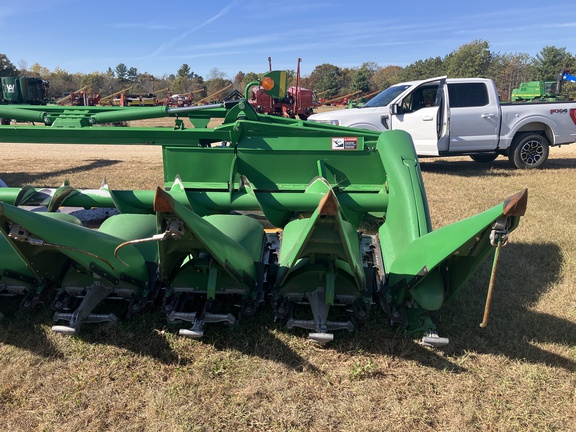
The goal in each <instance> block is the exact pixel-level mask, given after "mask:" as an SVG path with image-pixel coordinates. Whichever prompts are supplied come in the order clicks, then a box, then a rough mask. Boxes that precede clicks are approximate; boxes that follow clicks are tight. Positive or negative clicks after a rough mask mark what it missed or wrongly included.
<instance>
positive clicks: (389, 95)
mask: <svg viewBox="0 0 576 432" xmlns="http://www.w3.org/2000/svg"><path fill="white" fill-rule="evenodd" d="M408 87H410V86H409V85H397V86H393V87H388V88H387V89H386V90H384V91H383V92H382V93H380V94H378V95H377V96H375V97H373V98H372V99H370V100H369V101H368V102H366V103H365V104H364V106H363V107H362V108H375V107H383V106H386V105H388V104H389V103H390V102H392V101H393V100H394V99H395V98H396V96H398V95H399V94H400V93H402V92H403V91H404V90H406V89H407V88H408Z"/></svg>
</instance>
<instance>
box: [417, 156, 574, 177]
mask: <svg viewBox="0 0 576 432" xmlns="http://www.w3.org/2000/svg"><path fill="white" fill-rule="evenodd" d="M420 168H421V170H422V171H423V172H429V173H436V174H449V175H456V176H459V177H479V176H490V177H510V176H511V175H513V173H514V171H515V168H514V167H513V166H512V165H511V164H510V162H509V161H508V159H507V158H504V157H502V156H501V157H499V158H498V159H496V160H495V161H493V162H489V163H481V162H474V161H473V160H472V159H470V160H469V161H462V160H450V159H434V158H421V159H420ZM574 168H576V159H575V158H558V159H554V158H551V159H548V160H547V161H546V164H545V165H544V168H543V169H544V170H552V169H574Z"/></svg>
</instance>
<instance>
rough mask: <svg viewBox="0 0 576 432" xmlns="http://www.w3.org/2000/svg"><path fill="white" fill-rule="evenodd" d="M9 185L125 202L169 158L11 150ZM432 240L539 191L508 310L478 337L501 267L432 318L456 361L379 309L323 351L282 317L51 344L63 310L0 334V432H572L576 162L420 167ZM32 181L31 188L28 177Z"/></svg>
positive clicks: (18, 322)
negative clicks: (114, 195)
mask: <svg viewBox="0 0 576 432" xmlns="http://www.w3.org/2000/svg"><path fill="white" fill-rule="evenodd" d="M0 149H1V150H2V154H3V159H2V160H3V162H2V175H1V176H0V177H2V178H3V180H4V181H6V182H7V183H8V184H10V185H11V186H18V185H20V184H22V183H32V184H35V185H51V186H54V185H58V184H60V183H62V181H63V180H64V179H65V178H68V179H70V181H71V184H72V185H75V186H78V187H97V186H98V185H99V182H100V181H101V178H102V177H103V176H104V175H106V176H107V177H108V180H109V183H110V186H111V187H112V188H117V189H129V188H151V187H154V186H156V185H157V184H162V174H161V161H160V150H159V149H155V148H150V147H134V146H126V147H122V146H109V147H106V146H82V147H79V146H76V147H75V146H49V145H47V146H41V145H34V146H31V145H19V146H15V145H1V146H0ZM422 170H423V175H424V179H425V183H426V187H427V193H428V199H429V202H430V211H431V215H432V219H433V224H434V226H435V227H436V228H438V227H440V226H443V225H445V224H447V223H450V222H453V221H456V220H459V219H462V218H464V217H467V216H470V215H472V214H475V213H477V212H480V211H482V210H484V209H486V208H488V207H490V206H492V205H495V204H497V203H498V202H500V201H501V200H503V199H504V198H505V197H507V196H508V195H511V194H513V193H514V192H516V191H518V190H520V189H522V188H524V187H528V188H529V191H530V192H529V193H530V197H529V204H528V213H527V215H526V217H525V218H524V219H523V220H522V223H521V226H520V227H519V228H518V230H517V231H516V232H514V234H513V236H512V237H511V243H510V245H509V246H507V247H506V248H505V249H504V250H503V251H502V254H501V259H502V261H501V264H500V266H499V270H500V272H499V274H498V279H497V286H496V293H495V298H494V307H493V310H492V313H491V317H490V324H489V326H488V328H486V329H480V328H479V327H478V324H479V322H480V321H481V317H482V312H483V306H484V298H485V295H486V290H487V285H488V277H489V263H488V264H487V265H486V266H484V267H483V268H482V269H481V271H480V272H479V273H478V274H477V275H476V276H475V277H474V278H473V280H472V281H471V282H470V284H469V286H468V287H467V289H466V290H465V292H463V293H462V295H461V296H460V297H458V298H457V299H455V301H454V302H453V303H451V304H450V305H447V306H446V307H445V308H444V309H442V310H441V312H440V313H438V314H436V316H435V319H436V321H437V323H438V324H439V327H440V329H441V333H442V334H443V335H447V336H449V337H450V339H451V345H450V346H449V347H447V348H445V349H442V350H433V349H428V348H423V347H421V346H419V345H418V344H417V343H416V342H415V341H412V340H411V339H408V338H403V337H400V336H395V335H394V334H392V333H391V332H390V331H389V330H388V329H387V328H386V325H385V324H384V317H383V316H382V314H380V313H375V314H374V316H373V317H372V319H371V322H370V325H369V326H367V327H366V328H365V329H363V330H362V331H361V332H357V333H355V334H353V335H347V334H344V333H339V334H338V335H337V337H336V340H335V341H334V343H333V344H331V345H329V346H328V347H325V348H319V347H317V346H315V345H313V344H312V343H310V342H308V341H307V340H306V339H305V337H304V332H298V331H295V332H290V331H287V330H285V329H283V328H281V327H278V326H276V325H274V324H270V322H271V313H270V312H269V311H264V314H263V316H259V317H256V318H255V319H253V320H248V321H246V322H244V323H242V325H240V326H236V327H232V328H219V327H217V326H214V327H211V328H210V331H208V332H207V333H206V337H205V339H203V340H202V341H190V340H185V339H181V338H179V337H177V336H175V335H174V334H173V333H172V332H171V330H170V329H169V328H167V327H165V324H164V321H163V320H162V317H161V316H159V315H155V314H145V315H143V316H141V317H138V318H136V319H134V320H133V321H130V322H123V323H121V324H119V325H117V326H108V325H104V326H85V327H84V328H83V332H82V335H81V337H79V338H64V337H61V336H58V335H55V334H53V333H51V331H50V329H49V325H48V324H49V322H50V320H49V313H48V312H46V313H43V314H42V313H41V314H39V315H33V316H29V315H23V316H16V317H14V318H9V319H7V320H5V321H4V322H2V323H1V324H0V358H1V359H2V367H1V368H0V429H1V430H10V431H18V430H21V431H24V430H26V431H27V430H46V431H52V430H58V431H72V430H79V429H80V430H91V431H92V430H125V431H131V430H137V431H141V430H150V431H156V430H163V431H164V430H168V431H196V430H197V431H212V430H241V431H245V430H286V431H304V430H312V431H329V430H335V431H336V430H337V431H341V430H342V431H344V430H373V431H380V430H398V431H405V430H418V431H436V430H446V431H470V430H471V431H474V430H482V431H484V430H491V431H492V430H493V431H500V430H502V431H516V430H534V431H536V430H538V431H542V430H545V431H546V430H547V431H568V430H573V428H574V424H575V421H576V415H575V414H576V413H575V407H576V294H575V290H574V287H575V286H576V222H575V219H574V215H575V213H576V203H575V198H576V195H575V192H574V191H575V190H576V175H575V170H576V148H570V147H566V148H562V149H553V150H552V151H551V160H550V161H549V163H548V167H547V169H545V170H541V171H518V170H511V169H510V168H509V166H508V162H507V161H506V160H504V159H502V160H501V159H498V160H497V161H495V162H494V163H492V164H488V165H480V164H476V163H474V162H471V161H470V160H469V159H467V158H457V159H429V160H424V161H423V162H422ZM15 179H21V180H22V181H21V182H17V181H14V180H15Z"/></svg>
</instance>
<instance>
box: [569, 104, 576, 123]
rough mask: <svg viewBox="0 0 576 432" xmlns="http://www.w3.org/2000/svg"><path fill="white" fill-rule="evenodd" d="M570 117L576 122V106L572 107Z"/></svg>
mask: <svg viewBox="0 0 576 432" xmlns="http://www.w3.org/2000/svg"><path fill="white" fill-rule="evenodd" d="M570 118H571V119H572V121H573V122H574V124H576V108H570Z"/></svg>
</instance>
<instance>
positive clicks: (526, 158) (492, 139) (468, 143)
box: [308, 77, 576, 168]
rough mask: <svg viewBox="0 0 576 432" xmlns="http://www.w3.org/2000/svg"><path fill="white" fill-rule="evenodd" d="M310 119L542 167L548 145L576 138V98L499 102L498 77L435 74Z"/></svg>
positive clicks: (422, 151) (444, 151) (420, 148)
mask: <svg viewBox="0 0 576 432" xmlns="http://www.w3.org/2000/svg"><path fill="white" fill-rule="evenodd" d="M308 120H310V121H315V122H320V123H329V124H334V125H340V126H349V127H356V128H361V129H369V130H376V131H386V130H392V129H401V130H405V131H406V132H408V133H410V134H411V135H412V139H413V141H414V146H415V147H416V152H417V153H418V155H419V156H452V155H454V156H456V155H469V156H470V157H471V158H472V159H473V160H475V161H477V162H491V161H493V160H494V159H496V158H497V157H498V155H505V156H508V158H509V159H510V162H512V164H513V165H514V166H516V167H518V168H538V167H541V166H542V165H543V164H544V162H546V159H547V158H548V153H549V148H550V146H559V145H561V144H568V143H572V142H574V141H576V102H542V103H534V102H532V103H514V104H501V103H500V101H499V98H498V92H497V90H496V85H495V84H494V81H492V80H490V79H484V78H458V79H446V77H437V78H431V79H428V80H423V81H412V82H406V83H400V84H396V85H394V86H392V87H389V88H388V89H386V90H384V91H383V92H382V93H380V94H379V95H378V96H376V97H374V98H373V99H371V100H370V101H369V102H367V103H366V104H365V105H364V106H363V107H362V108H353V109H344V110H337V111H329V112H324V113H320V114H314V115H312V116H310V117H309V118H308Z"/></svg>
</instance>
